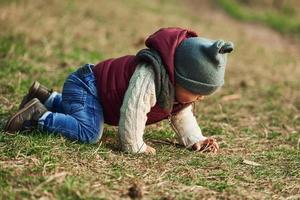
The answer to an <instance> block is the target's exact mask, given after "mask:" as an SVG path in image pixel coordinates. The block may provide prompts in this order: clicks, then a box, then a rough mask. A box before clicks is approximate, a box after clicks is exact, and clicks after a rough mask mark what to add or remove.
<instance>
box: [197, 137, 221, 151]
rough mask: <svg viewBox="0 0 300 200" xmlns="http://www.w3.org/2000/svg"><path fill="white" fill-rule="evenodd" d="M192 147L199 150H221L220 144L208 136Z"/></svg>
mask: <svg viewBox="0 0 300 200" xmlns="http://www.w3.org/2000/svg"><path fill="white" fill-rule="evenodd" d="M192 149H193V150H194V151H199V152H212V153H217V152H218V151H219V145H218V143H217V141H216V139H214V138H207V139H205V140H203V141H200V142H197V143H195V144H194V145H193V147H192Z"/></svg>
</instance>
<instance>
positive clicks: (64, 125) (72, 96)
mask: <svg viewBox="0 0 300 200" xmlns="http://www.w3.org/2000/svg"><path fill="white" fill-rule="evenodd" d="M54 99H55V98H54ZM57 99H59V98H57ZM54 101H55V100H53V102H54ZM61 105H62V108H63V111H64V113H53V112H47V113H45V114H44V115H43V116H42V117H41V118H40V120H39V127H41V128H42V129H43V130H46V131H49V132H55V133H60V134H62V135H63V136H65V137H67V138H69V139H72V140H79V141H81V142H87V143H95V142H97V141H98V140H99V139H100V137H101V135H102V131H103V123H104V122H103V121H104V120H103V110H102V106H101V105H100V103H99V100H98V95H97V89H96V82H95V77H94V74H93V73H89V74H82V73H80V70H78V71H77V72H75V73H73V74H71V75H70V76H69V77H68V79H67V80H66V82H65V84H64V88H63V92H62V96H61Z"/></svg>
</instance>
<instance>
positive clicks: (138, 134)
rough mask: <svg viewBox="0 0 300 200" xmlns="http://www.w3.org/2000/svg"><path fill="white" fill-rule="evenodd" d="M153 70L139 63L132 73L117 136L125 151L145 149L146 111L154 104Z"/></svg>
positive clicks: (138, 151)
mask: <svg viewBox="0 0 300 200" xmlns="http://www.w3.org/2000/svg"><path fill="white" fill-rule="evenodd" d="M154 78H155V77H154V71H153V70H152V67H151V66H147V64H140V65H139V66H137V68H136V70H135V72H134V73H133V75H132V77H131V79H130V82H129V86H128V89H127V90H126V93H125V96H124V100H123V104H122V107H121V110H120V112H121V113H120V121H119V137H120V143H121V148H122V150H123V151H125V152H130V153H141V152H144V151H145V150H146V144H145V143H144V140H143V134H144V129H145V126H146V122H147V113H148V112H149V111H150V110H151V107H153V106H154V105H155V104H156V95H155V82H154Z"/></svg>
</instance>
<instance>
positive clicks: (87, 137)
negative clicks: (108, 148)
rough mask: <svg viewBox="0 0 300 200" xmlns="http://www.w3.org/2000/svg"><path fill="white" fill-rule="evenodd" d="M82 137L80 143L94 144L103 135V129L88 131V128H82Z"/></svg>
mask: <svg viewBox="0 0 300 200" xmlns="http://www.w3.org/2000/svg"><path fill="white" fill-rule="evenodd" d="M84 129H85V130H83V132H84V133H83V135H82V138H81V140H82V142H84V143H88V144H95V143H97V142H99V141H100V139H101V137H102V133H103V129H98V130H97V129H90V128H84Z"/></svg>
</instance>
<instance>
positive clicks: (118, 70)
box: [93, 28, 197, 125]
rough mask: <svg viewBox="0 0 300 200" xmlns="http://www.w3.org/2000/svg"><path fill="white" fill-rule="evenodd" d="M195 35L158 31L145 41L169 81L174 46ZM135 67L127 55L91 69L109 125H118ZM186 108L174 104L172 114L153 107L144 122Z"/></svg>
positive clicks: (136, 62) (135, 63) (172, 80)
mask: <svg viewBox="0 0 300 200" xmlns="http://www.w3.org/2000/svg"><path fill="white" fill-rule="evenodd" d="M196 36H197V35H196V33H194V32H192V31H188V30H185V29H180V28H165V29H160V30H159V31H157V32H156V33H154V34H152V35H151V36H150V37H149V38H148V39H147V40H146V46H147V47H149V48H150V49H151V48H152V49H154V50H156V51H157V52H158V53H159V54H160V56H161V58H162V61H163V63H164V66H165V68H166V71H167V73H168V75H169V78H170V81H171V83H172V84H173V85H175V80H174V54H175V49H176V47H177V46H178V45H179V44H180V43H181V42H182V41H183V40H184V39H186V38H188V37H196ZM137 65H138V59H137V57H136V56H132V55H127V56H123V57H120V58H115V59H109V60H105V61H103V62H100V63H98V64H97V65H96V66H95V67H94V70H93V71H94V74H95V77H96V81H97V89H98V95H99V98H100V102H101V104H102V106H103V113H104V121H105V123H107V124H110V125H118V123H119V119H120V108H121V106H122V103H123V98H124V95H125V92H126V90H127V88H128V85H129V81H130V78H131V76H132V74H133V73H134V71H135V68H136V66H137ZM185 106H187V105H182V104H176V105H174V106H173V109H172V111H171V112H168V111H165V110H163V109H162V108H161V107H160V106H159V105H158V104H156V105H155V106H154V107H153V108H152V109H151V111H150V112H149V113H148V115H147V117H148V120H147V123H146V124H151V123H155V122H158V121H161V120H163V119H166V118H168V116H169V115H170V114H175V113H177V112H179V111H180V110H181V109H183V108H184V107H185Z"/></svg>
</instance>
